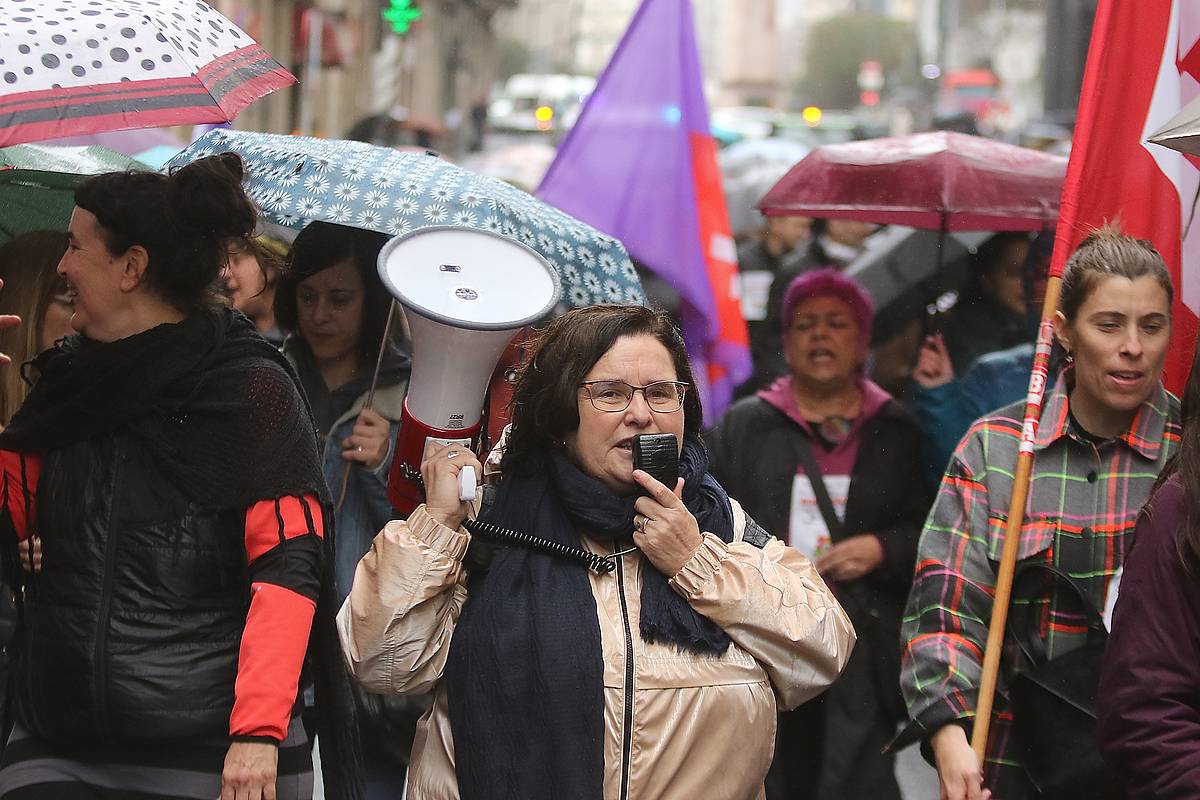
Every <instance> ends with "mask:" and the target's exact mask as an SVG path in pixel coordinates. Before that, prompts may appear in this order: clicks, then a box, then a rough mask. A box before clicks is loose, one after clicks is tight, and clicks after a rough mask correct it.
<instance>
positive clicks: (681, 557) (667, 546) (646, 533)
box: [633, 469, 704, 578]
mask: <svg viewBox="0 0 1200 800" xmlns="http://www.w3.org/2000/svg"><path fill="white" fill-rule="evenodd" d="M633 479H634V480H635V481H637V482H638V485H639V486H641V487H642V488H643V489H645V490H646V491H647V492H649V493H650V496H649V497H639V498H638V499H637V502H635V503H634V504H633V508H634V510H635V511H637V514H636V515H635V516H634V518H633V526H634V532H633V543H634V544H636V545H637V546H638V548H639V549H640V550H641V551H642V552H643V553H645V554H646V558H648V559H650V563H651V564H653V565H654V568H655V569H657V570H658V571H659V572H661V573H662V574H663V575H666V576H667V577H668V578H673V577H675V576H676V575H677V574H679V570H681V569H683V565H684V564H686V563H687V562H688V561H690V560H691V558H692V556H694V555H695V554H696V551H697V550H699V549H700V545H701V543H702V542H703V541H704V537H703V536H701V535H700V525H699V524H698V523H697V522H696V518H695V517H693V516H692V512H690V511H688V510H687V506H685V505H684V504H683V499H682V498H683V478H680V479H679V481H678V482H677V483H676V484H675V491H674V492H672V491H671V490H670V489H668V488H667V487H666V486H663V485H662V484H661V483H660V482H658V481H657V480H655V479H654V478H652V477H651V476H650V473H648V472H645V471H644V470H640V469H635V470H634V471H633Z"/></svg>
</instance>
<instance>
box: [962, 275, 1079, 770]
mask: <svg viewBox="0 0 1200 800" xmlns="http://www.w3.org/2000/svg"><path fill="white" fill-rule="evenodd" d="M1061 289H1062V278H1060V277H1057V276H1055V277H1052V278H1050V280H1049V282H1048V283H1047V284H1046V300H1045V302H1044V303H1042V324H1041V326H1040V327H1039V329H1038V341H1037V350H1036V351H1035V352H1034V356H1033V372H1032V373H1031V374H1030V376H1029V394H1028V395H1027V397H1026V400H1025V422H1024V424H1023V425H1022V426H1021V449H1020V452H1019V453H1018V455H1017V468H1016V471H1015V472H1014V474H1013V487H1012V498H1011V500H1010V502H1009V504H1008V524H1007V525H1006V526H1005V528H1004V549H1003V550H1002V551H1001V553H1000V571H999V572H998V573H997V574H996V593H995V596H994V597H993V598H992V619H991V623H990V624H989V625H988V638H987V647H986V648H985V649H984V651H983V675H982V677H981V678H980V681H979V699H978V700H977V702H976V704H975V726H974V728H973V729H972V733H971V747H972V749H974V750H975V755H977V756H978V757H979V764H980V766H982V765H983V758H984V753H985V752H987V738H988V728H989V726H990V725H991V721H992V701H993V699H994V698H995V694H996V676H997V675H999V672H1000V654H1001V651H1002V650H1003V649H1004V628H1005V625H1007V623H1008V604H1009V602H1010V600H1011V599H1012V583H1013V573H1014V571H1015V570H1016V568H1017V554H1018V553H1019V552H1020V544H1021V523H1023V522H1024V521H1025V501H1026V499H1027V498H1028V497H1029V481H1030V478H1031V477H1032V475H1033V441H1034V437H1035V436H1037V429H1038V421H1039V420H1040V419H1041V416H1042V396H1043V395H1044V393H1045V390H1046V375H1047V374H1048V372H1049V366H1050V348H1051V346H1052V345H1053V344H1054V315H1055V313H1056V312H1057V311H1058V296H1059V292H1060V291H1061Z"/></svg>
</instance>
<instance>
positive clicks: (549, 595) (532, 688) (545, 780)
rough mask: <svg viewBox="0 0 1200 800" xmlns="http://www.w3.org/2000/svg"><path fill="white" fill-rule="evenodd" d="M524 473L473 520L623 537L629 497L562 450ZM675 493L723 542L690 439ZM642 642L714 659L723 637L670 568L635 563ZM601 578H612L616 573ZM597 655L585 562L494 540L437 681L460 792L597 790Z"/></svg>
mask: <svg viewBox="0 0 1200 800" xmlns="http://www.w3.org/2000/svg"><path fill="white" fill-rule="evenodd" d="M545 462H546V464H547V467H546V468H545V469H544V470H542V471H539V472H537V473H534V474H525V475H523V474H520V473H511V474H506V475H505V476H504V479H503V480H502V481H501V482H500V485H499V486H498V487H497V493H496V501H495V503H494V504H493V505H492V506H491V508H489V509H488V510H487V512H486V513H485V514H484V516H483V517H482V519H483V520H485V521H487V522H490V523H492V524H495V525H500V526H503V527H507V528H512V529H514V530H518V531H524V532H527V533H533V534H536V535H538V536H542V537H544V538H547V539H552V540H554V541H556V542H562V543H563V544H568V545H573V546H575V547H579V546H581V544H580V536H579V533H580V531H586V532H587V533H588V534H589V536H592V537H596V538H606V537H607V538H612V539H614V540H618V541H619V540H624V539H628V538H629V537H630V536H631V535H632V533H633V515H634V509H633V504H634V501H635V500H636V498H634V497H621V496H618V495H615V494H613V493H612V492H611V491H610V490H609V489H608V488H607V487H605V486H604V484H602V483H600V481H598V480H596V479H595V478H591V477H589V476H587V475H585V474H584V473H583V472H581V471H580V470H579V468H578V467H576V466H575V465H574V464H572V463H571V462H570V461H568V460H567V458H566V457H565V456H564V455H562V454H561V453H558V452H555V453H552V454H549V455H548V456H547V458H546V460H545ZM680 474H681V475H682V477H683V478H684V481H685V483H684V495H683V500H684V504H685V505H686V506H687V508H688V510H689V511H691V512H692V514H693V515H694V516H695V517H696V519H697V521H698V522H699V524H700V530H702V531H708V532H710V533H713V534H716V535H717V536H720V537H721V538H722V539H724V540H725V541H726V542H732V541H733V511H732V509H731V508H730V504H729V496H728V495H727V494H725V490H724V489H722V488H721V486H720V485H719V484H718V483H717V482H716V480H715V479H713V477H712V476H711V475H709V474H708V457H707V454H706V453H705V451H704V446H703V445H702V444H701V443H700V440H699V439H698V438H696V437H694V436H687V437H685V439H684V445H683V452H682V453H681V455H680ZM641 572H642V594H641V601H642V602H641V620H640V632H641V636H642V639H643V640H644V641H647V642H661V643H669V644H674V645H676V646H677V647H679V648H680V649H682V650H687V651H690V652H695V653H700V654H710V655H713V656H719V655H721V654H722V653H724V652H725V650H726V649H727V648H728V647H729V637H728V636H727V635H726V634H725V632H724V631H722V630H721V629H720V628H719V627H718V626H717V625H716V624H715V623H713V622H712V621H711V620H709V619H707V618H705V617H703V616H701V615H700V614H697V613H696V612H695V611H694V610H692V607H691V606H689V605H688V603H687V601H686V600H685V599H684V598H683V597H681V596H680V595H679V594H677V593H676V592H675V590H673V589H672V588H671V586H670V584H669V583H668V579H667V576H664V575H663V574H662V573H661V572H659V571H658V570H657V569H655V568H654V567H653V566H652V565H650V564H648V563H647V564H646V565H645V567H644V568H643V569H642V571H641ZM602 580H616V574H615V573H614V574H612V575H611V576H608V577H605V578H603V579H602ZM603 676H604V660H603V655H602V653H601V649H600V622H599V617H598V616H597V611H596V600H595V598H594V597H593V596H592V589H591V584H590V582H589V578H588V573H587V571H586V570H584V569H583V568H582V567H580V566H578V565H576V564H572V563H568V562H564V561H562V560H559V559H555V558H553V557H550V556H546V555H542V554H539V553H535V552H532V551H530V550H525V549H522V548H511V549H505V550H499V551H498V552H497V554H496V557H495V558H494V559H493V561H492V565H491V569H490V570H489V572H488V573H487V575H486V577H485V578H483V579H482V580H478V579H476V580H472V583H471V590H470V595H469V597H468V599H467V602H466V605H465V606H464V608H463V611H462V616H461V617H460V619H459V621H458V625H457V628H456V629H455V632H454V638H453V640H452V641H451V643H450V655H449V659H448V661H447V664H446V679H447V681H448V683H447V690H448V699H449V705H450V729H451V732H452V734H453V737H454V751H455V762H456V772H457V777H458V788H459V794H460V795H461V797H462V798H463V800H493V799H495V800H500V798H503V800H560V798H572V800H600V798H601V797H602V791H603V782H604V682H603Z"/></svg>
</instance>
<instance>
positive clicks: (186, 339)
mask: <svg viewBox="0 0 1200 800" xmlns="http://www.w3.org/2000/svg"><path fill="white" fill-rule="evenodd" d="M32 366H33V371H34V373H35V375H36V383H34V385H33V388H32V389H31V390H30V392H29V396H28V397H27V398H26V400H25V402H24V403H23V404H22V405H21V408H20V409H18V410H17V413H16V414H15V415H14V416H13V419H12V422H11V423H10V424H9V426H8V427H7V428H5V430H4V432H3V433H0V447H3V448H5V449H9V450H19V451H33V452H47V451H50V450H56V449H58V448H60V447H65V446H67V445H69V444H72V443H74V442H78V441H83V440H86V439H92V438H95V437H98V436H104V435H107V434H109V433H112V432H115V431H118V430H120V431H124V432H127V433H128V434H130V435H131V436H132V437H133V438H134V439H136V440H138V443H139V444H140V445H142V446H144V447H145V448H146V449H147V450H148V451H149V452H150V454H151V456H152V457H153V458H154V460H155V463H156V464H157V465H158V466H159V468H160V469H162V471H163V473H164V474H165V475H166V476H167V477H168V478H169V479H170V480H171V481H172V482H173V483H175V485H176V486H178V487H179V488H180V489H181V490H182V491H183V493H184V494H185V495H187V497H188V499H189V500H191V501H192V502H193V503H195V504H196V505H197V506H198V507H200V508H202V509H206V510H218V509H227V508H244V507H246V506H249V505H250V504H252V503H255V502H257V501H259V500H264V499H273V498H278V497H283V496H286V495H301V494H305V493H308V492H312V493H315V494H317V495H319V496H320V497H321V499H322V501H328V499H329V495H328V491H327V489H326V488H325V481H324V479H323V477H322V473H321V460H320V453H319V452H318V450H317V447H316V439H315V431H314V427H313V423H312V417H311V416H310V414H309V413H308V409H307V408H306V407H305V405H304V401H303V399H302V397H301V395H300V393H299V392H298V391H297V381H296V377H295V375H294V374H293V372H292V369H291V367H290V366H288V364H287V361H286V360H285V359H284V358H283V356H282V355H281V354H280V353H279V351H278V350H276V349H275V348H274V347H272V346H271V345H270V344H268V343H267V342H266V340H265V339H263V338H262V337H261V336H259V335H258V334H257V332H255V330H254V326H253V325H252V324H251V323H250V321H249V320H247V319H246V318H245V317H244V316H242V315H241V314H240V313H238V312H236V311H233V310H231V309H219V310H214V311H211V312H200V313H195V314H192V315H190V316H189V317H187V318H186V319H185V320H183V321H182V322H180V323H177V324H166V325H159V326H157V327H154V328H151V329H150V330H148V331H143V332H142V333H139V334H136V335H134V336H129V337H126V338H124V339H118V340H117V341H115V342H96V341H93V340H91V339H87V338H85V337H83V336H79V335H77V336H71V337H68V338H66V339H64V340H62V341H61V342H60V343H59V344H58V346H56V347H54V348H51V349H50V350H47V351H46V352H44V353H42V354H41V355H39V356H38V357H37V358H36V359H35V360H34V361H33V365H32ZM283 453H286V454H287V455H288V457H287V458H281V457H280V455H281V454H283Z"/></svg>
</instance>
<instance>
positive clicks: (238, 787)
mask: <svg viewBox="0 0 1200 800" xmlns="http://www.w3.org/2000/svg"><path fill="white" fill-rule="evenodd" d="M278 770H279V748H278V747H276V746H275V745H273V744H268V743H265V742H234V743H233V744H231V745H229V752H227V753H226V754H225V769H224V770H223V771H222V772H221V796H220V797H218V798H217V800H275V776H276V773H277V772H278Z"/></svg>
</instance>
